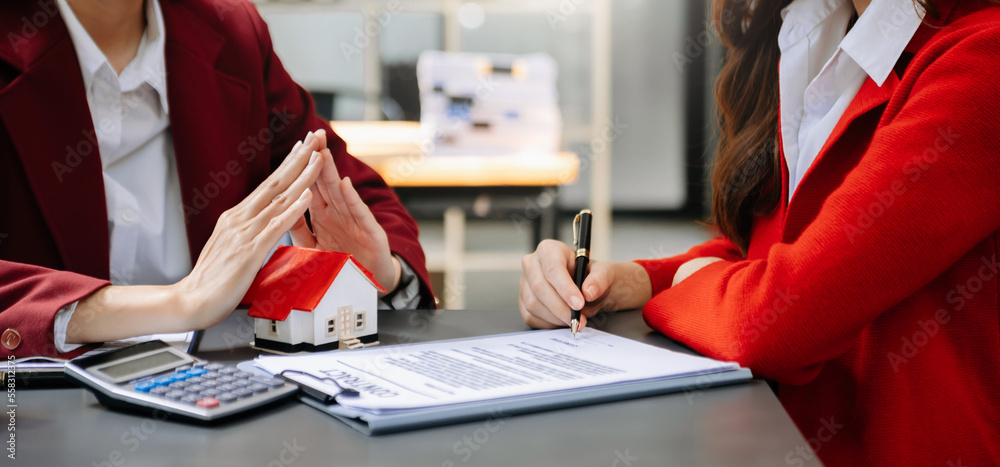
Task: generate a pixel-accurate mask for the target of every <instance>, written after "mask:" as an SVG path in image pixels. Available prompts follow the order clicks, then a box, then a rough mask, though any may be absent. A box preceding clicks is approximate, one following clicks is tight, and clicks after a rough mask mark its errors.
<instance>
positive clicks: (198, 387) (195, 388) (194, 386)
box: [184, 384, 208, 392]
mask: <svg viewBox="0 0 1000 467" xmlns="http://www.w3.org/2000/svg"><path fill="white" fill-rule="evenodd" d="M184 389H187V390H188V391H189V392H202V391H204V390H206V389H208V388H207V387H205V386H202V385H200V384H192V385H190V386H188V387H186V388H184Z"/></svg>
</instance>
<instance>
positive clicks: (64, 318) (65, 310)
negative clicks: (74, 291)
mask: <svg viewBox="0 0 1000 467" xmlns="http://www.w3.org/2000/svg"><path fill="white" fill-rule="evenodd" d="M77 303H80V302H73V303H70V304H69V305H66V306H64V307H62V309H61V310H59V312H58V313H56V320H55V325H54V326H52V327H53V329H52V336H53V338H54V340H55V343H56V351H58V352H59V353H66V352H72V351H74V350H76V349H78V348H80V347H83V344H67V343H66V328H67V327H69V320H70V319H71V318H73V312H74V311H76V304H77Z"/></svg>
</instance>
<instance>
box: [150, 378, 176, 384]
mask: <svg viewBox="0 0 1000 467" xmlns="http://www.w3.org/2000/svg"><path fill="white" fill-rule="evenodd" d="M174 381H176V380H175V379H174V378H173V377H171V376H164V377H161V378H156V379H154V380H153V382H154V383H156V384H157V385H159V386H166V385H168V384H170V383H173V382H174Z"/></svg>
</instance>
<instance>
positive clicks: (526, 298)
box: [518, 240, 653, 328]
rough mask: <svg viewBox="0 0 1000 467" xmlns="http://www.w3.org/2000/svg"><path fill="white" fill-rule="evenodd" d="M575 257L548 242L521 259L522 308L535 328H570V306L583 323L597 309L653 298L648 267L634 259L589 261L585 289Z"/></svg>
mask: <svg viewBox="0 0 1000 467" xmlns="http://www.w3.org/2000/svg"><path fill="white" fill-rule="evenodd" d="M575 263H576V256H575V255H574V252H573V250H572V249H571V248H570V247H569V246H568V245H566V244H564V243H562V242H557V241H555V240H545V241H543V242H542V243H541V244H539V245H538V248H537V249H536V250H535V252H534V253H531V254H529V255H527V256H525V257H524V259H523V260H522V261H521V267H522V269H523V273H522V275H521V293H520V296H519V297H518V307H519V308H520V309H521V317H522V318H523V319H524V322H525V323H527V324H528V325H529V326H531V327H533V328H555V327H563V326H569V323H570V314H571V308H575V309H578V310H581V311H582V313H581V316H580V326H581V327H582V326H584V325H586V323H587V318H590V317H593V316H594V315H595V314H597V313H598V312H599V311H602V310H603V311H618V310H629V309H635V308H640V307H642V306H643V305H645V304H646V302H648V301H649V299H650V298H652V293H653V292H652V285H651V284H650V280H649V275H648V274H647V273H646V270H645V269H644V268H643V267H642V266H640V265H638V264H636V263H632V262H623V263H606V262H591V263H590V268H589V269H590V271H589V273H588V274H587V278H586V279H585V280H584V281H583V287H582V288H583V292H580V289H578V288H577V287H576V284H574V283H573V276H572V274H573V268H574V267H575V265H576V264H575Z"/></svg>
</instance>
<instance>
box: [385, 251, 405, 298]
mask: <svg viewBox="0 0 1000 467" xmlns="http://www.w3.org/2000/svg"><path fill="white" fill-rule="evenodd" d="M389 260H390V261H391V262H392V276H391V278H390V279H389V280H388V281H386V283H384V284H381V285H382V288H384V289H385V294H386V295H388V294H391V293H393V292H395V291H396V289H398V288H399V282H400V281H401V280H402V277H403V265H402V264H401V263H400V262H399V258H397V257H396V255H393V254H390V255H389Z"/></svg>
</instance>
